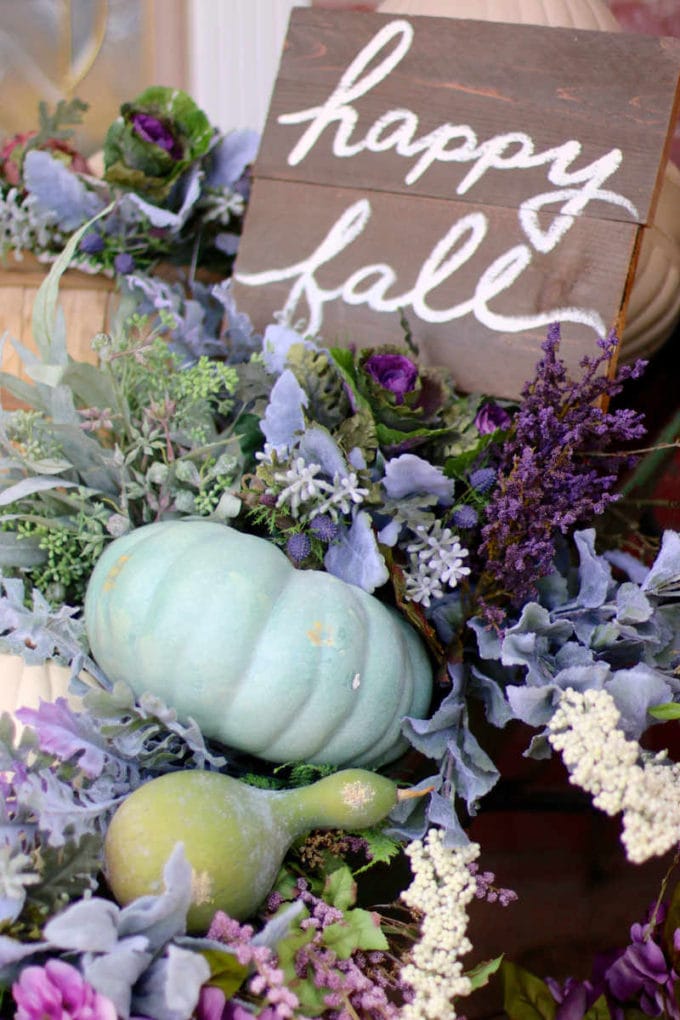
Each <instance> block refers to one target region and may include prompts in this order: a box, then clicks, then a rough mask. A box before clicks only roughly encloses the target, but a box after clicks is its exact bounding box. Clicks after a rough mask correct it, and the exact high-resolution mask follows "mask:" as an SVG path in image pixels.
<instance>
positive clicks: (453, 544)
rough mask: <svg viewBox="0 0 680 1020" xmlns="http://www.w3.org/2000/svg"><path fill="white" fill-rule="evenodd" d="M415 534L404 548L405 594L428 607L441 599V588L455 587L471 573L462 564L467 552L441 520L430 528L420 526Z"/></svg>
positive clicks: (442, 591)
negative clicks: (407, 560)
mask: <svg viewBox="0 0 680 1020" xmlns="http://www.w3.org/2000/svg"><path fill="white" fill-rule="evenodd" d="M415 531H416V534H417V535H418V538H417V539H416V540H415V541H414V542H410V543H409V545H407V547H406V549H407V552H408V553H409V557H410V566H409V569H408V570H407V571H406V572H405V574H406V591H405V594H406V598H408V599H410V600H411V601H412V602H420V603H421V604H422V605H424V606H425V607H426V608H427V607H428V606H429V605H430V602H431V600H432V599H438V598H441V597H442V595H443V594H444V588H443V585H448V587H449V588H455V587H456V585H457V584H458V582H459V581H460V579H461V578H462V577H466V576H467V575H468V574H469V573H470V568H469V567H466V566H464V564H463V560H464V558H465V557H466V556H467V555H468V551H467V549H465V548H463V546H462V545H461V544H460V542H459V541H458V536H457V535H454V533H453V532H452V531H451V529H450V528H445V527H444V526H443V525H442V522H441V521H438V520H435V521H433V523H432V524H430V525H429V526H428V525H425V524H419V525H418V526H417V528H416V529H415Z"/></svg>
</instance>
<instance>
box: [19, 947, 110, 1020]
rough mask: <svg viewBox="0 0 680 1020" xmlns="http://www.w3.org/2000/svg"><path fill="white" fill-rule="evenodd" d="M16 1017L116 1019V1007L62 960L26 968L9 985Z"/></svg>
mask: <svg viewBox="0 0 680 1020" xmlns="http://www.w3.org/2000/svg"><path fill="white" fill-rule="evenodd" d="M12 995H13V997H14V1001H15V1002H16V1004H17V1011H16V1013H15V1020H116V1007H115V1006H114V1005H113V1003H112V1002H111V1000H110V999H108V998H107V997H106V996H105V995H100V994H99V992H97V991H95V989H94V988H93V987H92V985H90V984H88V983H87V981H85V979H84V978H83V976H82V974H81V973H80V971H79V970H77V969H76V968H75V967H72V966H71V964H70V963H65V962H64V961H63V960H48V961H47V963H46V964H45V966H44V967H25V968H24V970H22V972H21V974H20V975H19V980H18V981H15V982H14V984H13V985H12Z"/></svg>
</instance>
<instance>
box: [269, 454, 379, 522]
mask: <svg viewBox="0 0 680 1020" xmlns="http://www.w3.org/2000/svg"><path fill="white" fill-rule="evenodd" d="M320 471H321V465H320V464H307V462H306V461H305V460H304V458H303V457H296V458H295V460H293V462H292V463H291V466H290V467H289V468H288V470H287V471H277V472H276V474H275V475H274V480H275V481H276V482H280V483H281V484H282V485H285V488H284V489H282V490H281V492H280V493H279V495H278V498H277V500H276V505H277V506H278V507H282V506H287V507H288V509H289V510H290V512H291V514H292V515H293V517H300V516H302V517H305V518H307V519H309V520H311V519H312V518H313V517H317V516H318V515H319V514H330V516H331V517H332V518H333V520H337V517H338V513H342V514H348V513H349V512H350V510H351V509H352V506H358V505H359V504H361V503H363V501H364V498H365V497H366V496H367V495H368V489H364V488H362V487H361V486H360V485H359V479H358V478H357V476H356V474H355V473H354V472H353V471H350V473H349V474H347V475H341V474H340V472H339V471H336V472H335V474H334V476H333V481H332V482H329V481H328V479H326V478H322V477H320V476H319V472H320ZM304 503H312V504H313V506H311V507H309V508H306V507H304V506H303V504H304Z"/></svg>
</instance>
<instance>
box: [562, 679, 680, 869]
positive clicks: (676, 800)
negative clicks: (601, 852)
mask: <svg viewBox="0 0 680 1020" xmlns="http://www.w3.org/2000/svg"><path fill="white" fill-rule="evenodd" d="M619 719H620V714H619V711H618V709H617V707H616V704H615V703H614V699H613V698H612V696H611V695H610V694H609V693H608V692H607V691H605V690H590V691H584V692H583V693H581V692H579V691H574V690H572V689H571V688H569V689H567V690H566V691H565V692H564V693H563V695H562V697H561V699H560V704H559V707H558V709H557V711H556V712H555V714H554V715H553V717H552V719H551V721H550V723H549V725H548V739H549V741H550V743H551V744H552V746H553V747H554V748H555V750H556V751H559V752H560V753H561V755H562V758H563V760H564V763H565V765H566V766H567V768H568V769H569V772H570V778H571V782H572V783H574V784H575V785H577V786H580V787H581V788H582V789H583V790H585V791H586V792H587V793H590V794H591V795H592V797H593V804H594V805H595V807H598V808H600V810H602V811H604V812H605V813H606V814H608V815H616V814H619V813H621V814H622V815H623V833H622V836H621V839H622V842H623V844H624V846H625V848H626V855H627V857H628V859H629V860H630V861H632V862H633V863H634V864H641V863H642V862H643V861H646V860H649V858H650V857H655V856H658V855H660V854H664V853H666V852H667V851H668V850H670V849H671V848H672V847H673V846H675V845H676V844H677V843H678V841H679V840H680V765H678V764H676V763H671V762H669V761H668V759H667V757H666V756H665V754H663V753H662V754H657V755H654V756H650V757H648V758H647V759H646V760H643V759H642V750H641V748H640V746H639V744H637V742H636V741H634V740H628V739H627V737H626V735H625V734H624V733H623V731H622V730H620V729H619V728H618V722H619Z"/></svg>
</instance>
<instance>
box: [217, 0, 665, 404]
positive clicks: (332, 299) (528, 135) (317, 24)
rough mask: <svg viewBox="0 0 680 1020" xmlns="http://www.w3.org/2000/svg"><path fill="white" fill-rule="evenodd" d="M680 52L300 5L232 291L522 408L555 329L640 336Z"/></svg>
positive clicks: (572, 346) (315, 330) (329, 335)
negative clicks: (387, 347)
mask: <svg viewBox="0 0 680 1020" xmlns="http://www.w3.org/2000/svg"><path fill="white" fill-rule="evenodd" d="M679 71H680V41H678V40H673V39H658V38H653V37H647V36H635V35H627V34H624V33H621V34H618V33H608V32H597V31H583V30H573V29H558V28H544V27H539V26H533V25H531V26H527V25H510V24H499V23H493V22H481V21H467V20H459V19H456V18H453V19H447V18H430V17H408V18H404V17H395V16H392V15H385V14H382V15H381V14H365V13H357V12H337V11H333V12H330V11H323V10H317V9H311V10H310V9H301V8H298V9H294V10H293V12H292V15H291V21H290V25H289V30H288V36H287V39H286V44H285V47H284V52H283V57H282V60H281V66H280V70H279V75H278V78H277V81H276V85H275V88H274V93H273V97H272V102H271V106H270V110H269V116H268V119H267V124H266V127H265V131H264V135H263V139H262V146H261V151H260V154H259V155H258V158H257V161H256V164H255V170H254V184H253V191H252V196H251V201H250V204H249V208H248V212H247V216H246V222H245V229H244V233H243V237H242V241H241V247H240V252H239V256H238V259H237V263H236V268H235V281H234V294H235V298H236V302H237V305H238V307H239V309H241V310H243V311H247V312H248V314H249V315H250V316H251V318H252V319H253V322H254V323H255V325H256V327H258V328H264V327H265V326H266V325H267V324H268V323H270V322H272V321H273V319H274V316H275V314H276V313H280V314H281V316H282V317H283V319H284V321H288V322H290V323H291V324H293V325H296V326H299V325H301V327H302V329H303V330H304V331H306V332H308V333H310V334H313V335H318V336H321V337H322V338H323V340H324V341H325V342H326V343H328V344H347V343H355V344H356V345H357V346H366V345H369V344H376V343H387V342H389V343H397V342H399V339H400V337H401V329H400V325H399V319H400V315H401V313H402V312H403V313H404V314H405V315H406V318H407V320H408V322H409V325H410V328H411V330H412V334H413V338H414V340H415V341H416V343H417V344H418V347H419V349H420V355H421V359H422V360H423V362H424V363H428V364H440V365H447V366H449V367H450V368H451V370H452V372H453V375H454V377H455V378H456V380H457V383H458V385H459V387H460V388H461V389H462V390H465V391H472V390H482V391H485V392H487V393H493V394H495V395H497V396H508V397H510V396H516V395H517V394H518V392H519V390H520V388H521V385H522V383H523V382H524V380H525V379H526V378H528V377H529V376H530V375H531V374H532V371H533V366H534V364H535V362H536V360H537V358H538V356H539V354H540V344H541V343H542V341H543V339H544V337H545V334H546V329H547V326H548V324H550V323H551V322H555V321H559V322H561V324H562V336H563V354H564V355H565V357H566V360H567V362H568V364H569V365H570V366H572V367H575V366H576V365H577V363H578V361H579V360H580V358H581V357H582V356H583V354H584V353H592V352H593V350H594V349H595V340H596V338H597V337H598V336H603V335H605V334H606V333H608V332H609V330H610V329H611V328H617V329H618V330H619V331H620V330H621V328H622V326H623V321H624V315H625V305H626V301H627V296H628V292H629V289H630V285H631V281H632V278H633V274H634V267H635V259H636V253H637V250H638V246H639V242H640V236H641V231H642V229H643V228H644V226H645V225H646V224H648V223H649V222H650V220H651V217H652V216H653V211H654V205H655V200H656V196H657V194H658V189H659V186H660V180H661V175H662V170H663V167H664V165H665V161H666V158H667V152H668V145H669V129H670V126H671V125H672V123H673V122H674V118H675V115H676V111H677V105H678V74H679Z"/></svg>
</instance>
